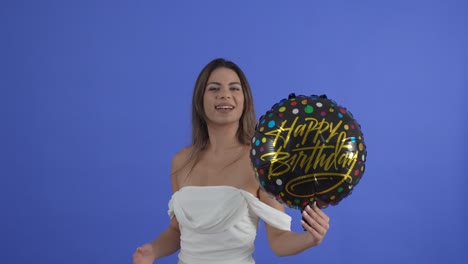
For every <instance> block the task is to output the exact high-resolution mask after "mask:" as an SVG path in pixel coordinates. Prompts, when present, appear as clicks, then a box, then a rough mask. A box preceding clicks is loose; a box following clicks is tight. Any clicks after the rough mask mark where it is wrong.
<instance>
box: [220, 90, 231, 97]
mask: <svg viewBox="0 0 468 264" xmlns="http://www.w3.org/2000/svg"><path fill="white" fill-rule="evenodd" d="M217 98H218V99H229V98H231V94H230V93H229V91H220V92H219V94H218V96H217Z"/></svg>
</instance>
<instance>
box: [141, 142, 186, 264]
mask: <svg viewBox="0 0 468 264" xmlns="http://www.w3.org/2000/svg"><path fill="white" fill-rule="evenodd" d="M187 155H188V151H187V149H184V150H182V151H180V152H178V153H177V154H176V155H175V156H174V158H173V159H172V165H171V184H172V193H175V192H176V191H178V190H179V184H178V179H177V178H178V176H177V175H178V174H177V171H179V170H180V168H182V166H183V163H184V162H185V161H186V160H187ZM179 249H180V229H179V222H178V221H177V218H176V217H175V216H173V217H172V218H171V221H170V222H169V226H168V227H167V228H166V229H165V230H164V231H163V232H162V233H161V234H160V235H159V236H158V237H157V238H156V239H155V240H154V241H152V242H150V243H146V244H144V245H142V246H141V247H139V248H137V250H136V252H135V253H134V254H133V263H134V264H152V263H153V262H154V260H155V259H158V258H162V257H165V256H168V255H171V254H173V253H175V252H176V251H177V250H179Z"/></svg>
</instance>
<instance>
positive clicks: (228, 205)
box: [168, 186, 291, 264]
mask: <svg viewBox="0 0 468 264" xmlns="http://www.w3.org/2000/svg"><path fill="white" fill-rule="evenodd" d="M168 213H169V216H170V217H171V218H172V217H173V216H176V217H177V220H178V221H179V228H180V234H181V236H180V253H179V264H214V263H216V264H251V263H255V261H254V259H253V258H252V253H253V251H254V240H255V236H256V234H257V224H258V220H259V218H261V219H263V220H264V221H265V222H266V223H268V224H270V225H271V226H274V227H276V228H278V229H282V230H290V228H291V217H290V216H289V215H287V214H285V213H283V212H281V211H279V210H277V209H275V208H273V207H270V206H268V205H266V204H265V203H263V202H261V201H260V200H259V199H258V198H257V197H255V196H254V195H252V194H251V193H249V192H247V191H244V190H241V189H238V188H235V187H231V186H186V187H183V188H181V189H180V190H178V191H177V192H175V193H174V194H173V195H172V198H171V200H170V201H169V212H168Z"/></svg>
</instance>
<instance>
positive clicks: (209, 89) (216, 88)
mask: <svg viewBox="0 0 468 264" xmlns="http://www.w3.org/2000/svg"><path fill="white" fill-rule="evenodd" d="M217 90H219V87H213V86H212V87H208V91H217Z"/></svg>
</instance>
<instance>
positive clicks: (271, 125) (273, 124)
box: [268, 120, 276, 128]
mask: <svg viewBox="0 0 468 264" xmlns="http://www.w3.org/2000/svg"><path fill="white" fill-rule="evenodd" d="M275 125H276V122H275V120H271V121H270V122H268V127H269V128H272V127H274V126H275Z"/></svg>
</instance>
